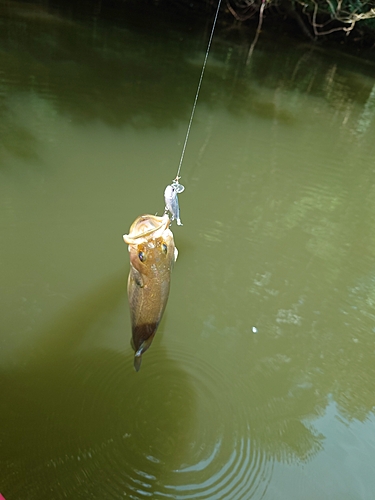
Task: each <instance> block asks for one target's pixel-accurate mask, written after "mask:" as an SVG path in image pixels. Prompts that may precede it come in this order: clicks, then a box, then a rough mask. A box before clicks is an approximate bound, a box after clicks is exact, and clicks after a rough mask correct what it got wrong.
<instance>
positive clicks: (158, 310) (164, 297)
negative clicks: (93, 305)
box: [123, 214, 178, 372]
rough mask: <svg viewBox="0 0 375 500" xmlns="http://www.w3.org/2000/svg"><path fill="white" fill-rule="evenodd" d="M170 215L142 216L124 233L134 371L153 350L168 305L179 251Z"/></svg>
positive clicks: (137, 369)
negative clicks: (127, 253)
mask: <svg viewBox="0 0 375 500" xmlns="http://www.w3.org/2000/svg"><path fill="white" fill-rule="evenodd" d="M170 224H171V221H170V219H169V217H168V215H167V214H164V215H163V217H158V216H156V215H141V216H140V217H138V218H137V219H136V220H135V221H134V222H133V224H132V225H131V226H130V230H129V234H124V235H123V239H124V242H125V243H126V244H127V245H128V249H129V254H130V271H129V276H128V288H127V290H128V301H129V308H130V318H131V327H132V340H131V345H132V348H133V350H134V368H135V370H136V371H137V372H138V371H139V369H140V367H141V362H142V355H143V354H144V353H145V352H146V351H147V349H148V348H149V347H150V345H151V343H152V341H153V339H154V336H155V333H156V330H157V328H158V326H159V323H160V321H161V318H162V316H163V313H164V310H165V307H166V305H167V301H168V296H169V289H170V282H171V272H172V269H173V265H174V263H175V261H176V259H177V255H178V250H177V248H176V246H175V243H174V238H173V233H172V231H171V230H170V229H169V226H170Z"/></svg>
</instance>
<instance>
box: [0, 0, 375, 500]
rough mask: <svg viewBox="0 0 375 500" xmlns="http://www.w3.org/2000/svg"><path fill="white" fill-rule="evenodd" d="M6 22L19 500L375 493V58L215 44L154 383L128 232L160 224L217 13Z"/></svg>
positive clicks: (7, 461)
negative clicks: (136, 304)
mask: <svg viewBox="0 0 375 500" xmlns="http://www.w3.org/2000/svg"><path fill="white" fill-rule="evenodd" d="M0 12H1V17H0V40H1V45H0V131H1V135H0V180H1V182H0V226H1V232H2V238H1V241H0V266H1V301H0V315H1V337H0V366H1V368H0V383H1V395H2V396H1V400H0V401H1V403H0V446H1V449H0V492H1V493H2V494H3V495H4V496H5V498H6V499H7V500H20V499H23V500H24V499H28V500H29V499H30V500H31V499H38V500H44V499H45V500H50V499H53V500H57V499H62V498H74V499H85V500H86V499H99V498H100V499H102V498H105V499H119V498H133V499H143V498H155V499H160V498H173V499H188V498H190V499H193V498H194V499H195V498H202V499H229V500H232V499H233V500H234V499H244V500H248V499H261V498H263V499H267V500H278V499H280V500H283V499H288V500H291V499H292V500H300V499H302V498H303V499H304V500H317V499H322V498H324V499H326V498H329V499H338V500H349V499H350V500H354V499H355V500H357V499H358V500H359V499H361V500H363V499H372V498H373V492H374V490H375V474H374V463H375V431H374V424H375V416H374V407H375V396H374V380H375V363H374V355H375V345H374V340H375V321H374V320H375V291H374V290H375V250H374V249H375V201H374V200H375V166H374V165H375V164H374V157H375V141H374V133H375V123H374V115H375V79H374V77H375V65H372V64H368V63H366V64H365V63H361V62H360V61H358V60H355V59H352V58H349V57H345V56H342V55H341V56H340V55H338V54H336V53H331V54H329V53H327V52H324V51H321V50H318V49H314V48H313V47H311V46H308V45H303V46H297V47H296V45H295V44H294V45H291V44H289V42H288V41H287V40H283V39H282V40H280V38H278V39H275V40H273V39H272V38H270V36H269V35H268V34H267V32H265V33H264V34H262V36H261V38H260V41H259V44H258V45H257V48H256V50H255V52H254V55H253V58H252V61H251V64H250V65H249V66H246V65H245V63H244V62H245V60H246V56H247V50H248V47H249V43H246V44H243V45H241V44H239V43H237V42H236V38H237V37H238V40H240V34H238V35H237V34H236V33H233V32H226V31H224V30H220V29H219V30H218V31H217V34H216V36H215V38H214V42H213V45H212V52H211V55H210V58H209V62H208V66H207V71H206V74H205V77H204V81H203V86H202V90H201V95H200V98H199V101H198V107H197V112H196V116H195V119H194V122H193V127H192V130H191V135H190V139H189V142H188V147H187V150H186V155H185V160H184V163H183V165H182V171H181V173H182V180H181V182H183V184H184V185H185V187H186V190H185V192H184V193H183V194H181V196H180V208H181V218H182V221H183V223H184V226H183V227H177V226H176V225H173V226H172V230H173V232H174V236H175V242H176V246H177V247H178V249H179V258H178V260H177V263H176V266H175V269H174V271H173V276H172V287H171V293H170V298H169V303H168V306H167V310H166V313H165V315H164V318H163V321H162V323H161V325H160V327H159V330H158V333H157V335H156V338H155V340H154V342H153V345H152V347H151V349H150V350H149V351H148V352H147V353H146V354H145V355H144V359H143V363H142V369H141V371H140V372H139V373H135V371H134V369H133V359H132V358H133V353H132V350H131V347H130V320H129V312H128V306H127V298H126V279H127V278H126V277H127V273H128V269H129V262H128V252H127V248H126V245H124V243H123V241H122V234H124V233H127V232H128V230H129V227H130V225H131V223H132V222H133V220H134V219H135V218H136V217H137V216H138V215H140V214H142V213H156V212H158V213H159V214H160V213H162V211H163V208H164V201H163V191H164V188H165V186H166V185H167V184H168V183H169V182H170V181H171V180H172V179H173V178H174V176H175V175H176V170H177V166H178V162H179V159H180V154H181V150H182V144H183V141H184V138H185V133H186V128H187V124H188V119H189V115H190V111H191V107H192V104H193V100H194V95H195V91H196V87H197V83H198V79H199V74H200V69H201V64H202V61H203V55H204V50H205V47H206V43H207V39H208V30H209V28H210V26H209V23H208V24H207V29H202V30H200V29H194V30H193V31H191V32H190V31H189V30H187V29H185V30H183V29H182V28H179V27H178V25H177V24H176V23H175V22H171V21H170V20H168V19H166V20H165V22H164V23H162V22H161V21H160V20H154V21H155V22H153V24H152V27H150V26H149V25H146V20H145V19H144V18H142V17H141V16H139V17H137V16H135V17H132V21H130V20H129V19H128V17H127V16H126V15H124V14H122V15H121V16H120V17H118V18H117V19H107V20H105V19H103V18H100V17H99V18H94V19H93V18H92V17H88V18H86V19H85V18H84V17H82V16H81V17H79V18H77V19H75V17H74V16H72V15H71V16H69V18H64V17H63V16H61V15H59V14H58V13H57V12H55V11H52V10H40V9H39V10H38V9H31V8H29V7H26V6H25V5H21V4H17V3H12V2H3V3H2V4H1V11H0ZM194 33H195V34H194ZM228 36H231V37H232V38H231V41H230V40H229V39H228ZM249 42H251V39H250V40H249Z"/></svg>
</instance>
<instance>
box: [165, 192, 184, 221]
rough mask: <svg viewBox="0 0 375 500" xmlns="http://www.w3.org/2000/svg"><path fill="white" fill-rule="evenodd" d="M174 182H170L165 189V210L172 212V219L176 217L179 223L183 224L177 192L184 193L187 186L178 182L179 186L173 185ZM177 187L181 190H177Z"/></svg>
mask: <svg viewBox="0 0 375 500" xmlns="http://www.w3.org/2000/svg"><path fill="white" fill-rule="evenodd" d="M173 184H174V183H172V184H170V185H169V186H167V187H166V188H165V190H164V201H165V211H166V212H169V213H170V214H171V220H174V219H176V221H177V225H178V226H182V222H181V219H180V207H179V205H178V197H177V193H182V191H183V190H184V189H185V188H184V187H183V186H182V185H181V184H178V186H176V185H173ZM176 187H177V188H178V189H179V190H177V189H176ZM181 188H182V189H181Z"/></svg>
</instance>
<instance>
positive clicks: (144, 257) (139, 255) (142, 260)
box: [138, 252, 146, 262]
mask: <svg viewBox="0 0 375 500" xmlns="http://www.w3.org/2000/svg"><path fill="white" fill-rule="evenodd" d="M138 257H139V260H140V261H141V262H144V261H145V260H146V255H145V254H144V252H138Z"/></svg>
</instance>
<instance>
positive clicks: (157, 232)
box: [123, 214, 171, 245]
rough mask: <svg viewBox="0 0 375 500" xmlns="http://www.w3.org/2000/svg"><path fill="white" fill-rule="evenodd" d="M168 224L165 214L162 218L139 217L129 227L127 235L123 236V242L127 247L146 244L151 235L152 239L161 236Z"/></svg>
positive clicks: (154, 216)
mask: <svg viewBox="0 0 375 500" xmlns="http://www.w3.org/2000/svg"><path fill="white" fill-rule="evenodd" d="M170 223H171V221H170V220H169V217H168V215H167V214H164V215H163V217H158V216H156V215H141V216H140V217H138V218H137V219H136V220H135V221H134V222H133V224H132V225H131V227H130V232H129V234H124V235H123V240H124V241H125V243H126V244H127V245H134V244H137V245H139V244H140V243H146V242H147V240H148V237H149V236H150V235H151V234H153V236H154V238H158V237H159V236H161V235H162V234H163V233H164V231H165V230H166V229H167V228H168V227H169V225H170Z"/></svg>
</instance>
